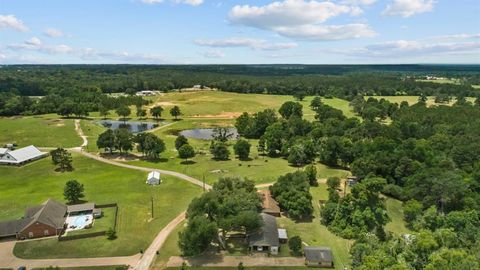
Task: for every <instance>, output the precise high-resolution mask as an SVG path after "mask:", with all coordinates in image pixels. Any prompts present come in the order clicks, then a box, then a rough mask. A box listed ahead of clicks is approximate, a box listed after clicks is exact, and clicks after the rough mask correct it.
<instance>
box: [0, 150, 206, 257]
mask: <svg viewBox="0 0 480 270" xmlns="http://www.w3.org/2000/svg"><path fill="white" fill-rule="evenodd" d="M73 166H74V168H75V170H74V171H73V172H66V173H57V172H55V171H54V167H53V165H52V164H51V160H50V158H46V159H42V160H39V161H36V162H34V163H31V164H28V165H26V166H23V167H19V168H17V167H0V175H2V177H1V181H0V219H1V220H4V219H13V218H20V217H22V216H23V213H24V210H25V208H26V207H27V206H31V205H35V204H41V203H43V202H44V201H46V200H47V199H48V198H54V199H56V200H59V201H62V202H63V201H64V199H63V188H64V185H65V182H66V181H68V180H70V179H76V180H78V181H79V182H81V183H82V184H84V185H85V195H86V197H85V200H87V201H90V202H95V203H97V204H105V203H113V202H116V203H118V207H119V213H118V219H117V222H118V223H117V235H118V239H116V240H114V241H109V240H107V239H106V237H103V236H102V237H96V238H89V239H81V240H73V241H64V242H58V241H57V240H56V239H44V240H38V241H28V242H20V243H18V244H17V245H16V246H15V250H14V253H15V255H16V256H18V257H21V258H68V257H99V256H100V257H102V256H123V255H132V254H135V253H138V252H139V251H140V250H141V249H143V250H144V249H146V248H147V247H148V245H150V243H151V241H152V240H153V238H154V237H155V235H156V234H157V233H158V232H159V231H160V230H161V229H162V228H163V227H164V226H165V225H166V224H168V222H170V221H171V220H172V219H173V218H175V217H176V216H177V215H178V214H180V213H181V212H182V211H184V210H186V208H187V206H188V204H189V203H190V201H191V200H192V198H194V197H195V196H197V195H199V194H200V193H201V192H202V191H201V188H200V187H197V186H194V185H192V184H190V183H188V182H186V181H184V180H181V179H178V178H174V177H168V176H162V180H163V182H162V184H161V185H159V186H155V187H152V186H148V185H146V184H145V179H146V173H145V172H140V171H136V170H131V169H126V168H121V167H117V166H112V165H107V164H104V163H101V162H98V161H94V160H91V159H88V158H85V157H82V156H79V155H74V160H73ZM151 197H153V199H154V219H153V220H151Z"/></svg>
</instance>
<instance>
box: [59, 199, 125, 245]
mask: <svg viewBox="0 0 480 270" xmlns="http://www.w3.org/2000/svg"><path fill="white" fill-rule="evenodd" d="M95 208H115V217H114V219H113V230H114V231H116V230H117V216H118V204H117V203H108V204H97V205H95ZM106 234H107V232H106V231H99V232H92V233H82V234H76V235H65V236H64V235H59V236H58V241H69V240H76V239H84V238H91V237H98V236H104V235H106Z"/></svg>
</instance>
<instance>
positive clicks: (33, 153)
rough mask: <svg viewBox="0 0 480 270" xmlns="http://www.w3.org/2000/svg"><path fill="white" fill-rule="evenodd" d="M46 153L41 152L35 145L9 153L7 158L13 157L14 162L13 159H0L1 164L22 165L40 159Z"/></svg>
mask: <svg viewBox="0 0 480 270" xmlns="http://www.w3.org/2000/svg"><path fill="white" fill-rule="evenodd" d="M45 154H46V153H45V152H41V151H40V150H38V148H36V147H35V146H33V145H29V146H27V147H23V148H20V149H17V150H13V151H9V152H7V156H11V157H12V158H13V159H14V160H11V159H3V160H1V159H0V162H3V163H22V162H25V161H27V160H30V159H34V158H38V157H41V156H43V155H45Z"/></svg>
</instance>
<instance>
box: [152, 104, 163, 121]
mask: <svg viewBox="0 0 480 270" xmlns="http://www.w3.org/2000/svg"><path fill="white" fill-rule="evenodd" d="M162 112H163V108H162V106H155V107H152V108H151V109H150V114H151V115H152V116H153V117H154V118H155V120H158V119H159V118H160V117H162Z"/></svg>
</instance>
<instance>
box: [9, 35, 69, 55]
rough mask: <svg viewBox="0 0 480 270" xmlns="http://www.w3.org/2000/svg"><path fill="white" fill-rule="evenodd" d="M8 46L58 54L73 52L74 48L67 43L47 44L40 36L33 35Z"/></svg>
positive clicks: (16, 49) (15, 49)
mask: <svg viewBox="0 0 480 270" xmlns="http://www.w3.org/2000/svg"><path fill="white" fill-rule="evenodd" d="M7 48H9V49H11V50H14V51H18V50H30V51H37V52H42V53H48V54H57V53H71V52H73V51H74V50H73V49H72V48H71V47H70V46H67V45H65V44H60V45H46V44H43V42H42V41H41V40H40V39H39V38H38V37H32V38H31V39H29V40H26V41H25V42H23V43H20V44H10V45H8V46H7Z"/></svg>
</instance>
